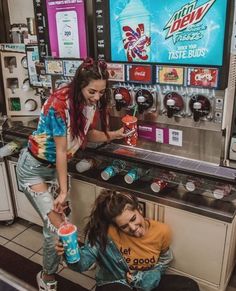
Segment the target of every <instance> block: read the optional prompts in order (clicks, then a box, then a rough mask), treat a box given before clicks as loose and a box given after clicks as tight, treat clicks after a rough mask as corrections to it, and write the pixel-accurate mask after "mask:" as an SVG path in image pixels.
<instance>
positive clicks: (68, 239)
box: [58, 222, 80, 264]
mask: <svg viewBox="0 0 236 291" xmlns="http://www.w3.org/2000/svg"><path fill="white" fill-rule="evenodd" d="M58 236H59V239H60V241H61V242H62V244H63V246H64V251H65V258H66V261H67V263H69V264H73V263H76V262H78V261H79V260H80V254H79V246H78V232H77V227H76V226H75V225H73V224H71V223H68V222H66V223H63V224H62V225H61V226H60V227H59V229H58Z"/></svg>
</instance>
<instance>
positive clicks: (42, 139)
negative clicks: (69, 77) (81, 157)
mask: <svg viewBox="0 0 236 291" xmlns="http://www.w3.org/2000/svg"><path fill="white" fill-rule="evenodd" d="M68 91H69V89H68V87H64V88H61V89H59V90H58V91H56V92H54V93H53V94H52V95H51V96H50V97H49V98H48V100H47V101H46V102H45V103H44V105H43V108H42V111H41V114H40V118H39V123H38V128H37V129H36V131H34V132H33V133H32V135H31V136H30V137H29V142H28V147H29V149H30V151H31V152H32V153H33V155H35V156H36V157H38V158H40V159H44V160H47V161H48V162H50V163H55V162H56V144H55V141H54V137H63V136H64V137H67V158H68V159H71V158H72V156H73V155H74V153H75V152H76V151H77V150H78V149H79V148H80V146H81V145H82V143H83V140H81V138H80V137H77V138H74V139H73V138H72V135H71V132H70V115H69V99H68ZM95 111H96V108H95V107H93V106H84V108H83V114H84V116H85V117H86V125H85V128H84V134H85V135H86V134H87V132H88V130H89V128H90V125H91V123H92V122H93V119H94V114H95Z"/></svg>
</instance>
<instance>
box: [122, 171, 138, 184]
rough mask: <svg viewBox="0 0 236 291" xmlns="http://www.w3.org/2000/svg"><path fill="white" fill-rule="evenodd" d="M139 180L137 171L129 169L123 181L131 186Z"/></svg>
mask: <svg viewBox="0 0 236 291" xmlns="http://www.w3.org/2000/svg"><path fill="white" fill-rule="evenodd" d="M139 178H140V176H139V174H138V171H137V170H136V169H131V170H129V172H128V173H127V174H126V175H125V177H124V179H125V182H126V183H127V184H132V183H133V182H134V181H136V180H138V179H139Z"/></svg>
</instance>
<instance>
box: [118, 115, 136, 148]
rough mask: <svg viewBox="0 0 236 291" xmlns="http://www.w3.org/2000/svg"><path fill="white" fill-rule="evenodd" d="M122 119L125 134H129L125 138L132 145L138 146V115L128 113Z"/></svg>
mask: <svg viewBox="0 0 236 291" xmlns="http://www.w3.org/2000/svg"><path fill="white" fill-rule="evenodd" d="M121 121H122V123H123V127H124V134H126V135H127V136H126V137H125V138H124V140H125V143H126V144H127V145H130V146H136V145H137V139H138V131H137V121H138V119H137V117H135V116H132V115H128V114H127V115H125V116H124V117H123V118H122V119H121ZM129 133H130V134H129Z"/></svg>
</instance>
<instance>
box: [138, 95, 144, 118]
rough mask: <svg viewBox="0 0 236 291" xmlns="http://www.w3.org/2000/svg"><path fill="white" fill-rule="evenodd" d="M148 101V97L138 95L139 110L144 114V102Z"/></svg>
mask: <svg viewBox="0 0 236 291" xmlns="http://www.w3.org/2000/svg"><path fill="white" fill-rule="evenodd" d="M145 101H146V98H145V97H144V96H138V97H137V103H138V112H139V113H140V114H142V113H143V112H144V110H145V106H144V102H145Z"/></svg>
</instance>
